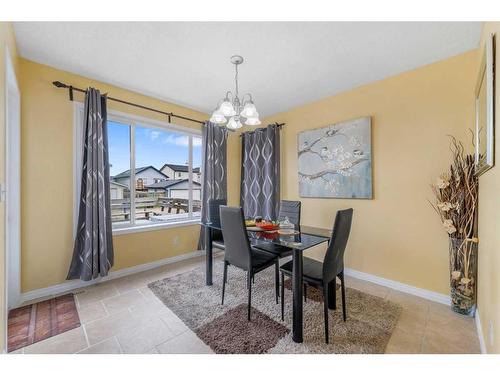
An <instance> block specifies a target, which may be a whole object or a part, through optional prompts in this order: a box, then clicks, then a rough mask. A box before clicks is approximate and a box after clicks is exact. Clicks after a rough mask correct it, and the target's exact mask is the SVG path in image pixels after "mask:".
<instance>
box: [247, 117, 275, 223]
mask: <svg viewBox="0 0 500 375" xmlns="http://www.w3.org/2000/svg"><path fill="white" fill-rule="evenodd" d="M241 159H242V164H241V197H240V204H241V207H243V212H244V213H245V217H251V218H253V217H255V216H262V217H263V218H264V219H266V220H276V219H277V218H278V214H279V204H280V129H279V127H278V126H276V125H269V126H268V127H267V128H262V129H257V130H255V131H253V132H246V133H243V135H242V158H241Z"/></svg>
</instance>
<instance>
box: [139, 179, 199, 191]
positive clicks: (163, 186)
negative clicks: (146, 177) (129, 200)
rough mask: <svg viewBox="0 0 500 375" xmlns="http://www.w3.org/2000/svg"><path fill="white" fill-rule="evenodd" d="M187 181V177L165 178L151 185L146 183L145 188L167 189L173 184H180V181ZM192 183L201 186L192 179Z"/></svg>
mask: <svg viewBox="0 0 500 375" xmlns="http://www.w3.org/2000/svg"><path fill="white" fill-rule="evenodd" d="M186 181H189V180H188V179H187V178H183V179H180V180H166V181H160V182H156V183H154V184H151V185H147V186H146V189H168V188H170V187H172V186H174V185H177V184H180V183H181V182H186ZM193 185H198V186H201V184H200V183H199V182H196V181H193Z"/></svg>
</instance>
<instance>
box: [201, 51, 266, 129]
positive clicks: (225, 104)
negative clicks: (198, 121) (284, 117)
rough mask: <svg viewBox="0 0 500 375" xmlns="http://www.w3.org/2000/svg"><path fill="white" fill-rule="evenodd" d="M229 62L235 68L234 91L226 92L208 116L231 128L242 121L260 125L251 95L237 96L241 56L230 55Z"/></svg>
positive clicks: (215, 121) (240, 124)
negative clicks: (210, 115)
mask: <svg viewBox="0 0 500 375" xmlns="http://www.w3.org/2000/svg"><path fill="white" fill-rule="evenodd" d="M231 63H233V64H234V68H235V76H234V80H235V83H236V84H235V87H236V89H235V92H234V94H233V93H232V92H231V91H228V92H227V93H226V96H225V98H224V99H222V101H221V102H220V104H219V105H218V106H217V108H216V109H215V111H214V112H213V113H212V117H210V121H211V122H213V123H216V124H219V125H223V124H226V123H227V125H226V127H227V128H228V129H231V130H235V129H239V128H241V127H242V126H243V125H242V122H244V123H245V125H260V123H261V122H260V120H259V113H258V112H257V108H255V104H254V103H253V99H252V95H251V94H245V95H243V97H242V98H241V100H240V98H239V97H238V95H239V92H238V65H240V64H242V63H243V57H241V56H239V55H234V56H231Z"/></svg>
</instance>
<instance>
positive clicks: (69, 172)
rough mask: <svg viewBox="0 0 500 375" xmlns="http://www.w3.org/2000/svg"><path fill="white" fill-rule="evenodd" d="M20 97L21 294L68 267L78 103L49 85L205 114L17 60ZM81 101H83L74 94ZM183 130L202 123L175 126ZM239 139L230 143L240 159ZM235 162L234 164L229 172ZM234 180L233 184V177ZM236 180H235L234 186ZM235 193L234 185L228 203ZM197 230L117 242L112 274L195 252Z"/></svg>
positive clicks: (60, 277) (58, 279)
mask: <svg viewBox="0 0 500 375" xmlns="http://www.w3.org/2000/svg"><path fill="white" fill-rule="evenodd" d="M20 71H21V75H20V86H21V91H22V94H23V95H22V140H21V142H22V171H21V179H22V261H21V262H22V275H21V277H22V291H23V292H27V291H30V290H33V289H38V288H43V287H47V286H51V285H55V284H59V283H62V282H64V280H65V277H66V273H67V271H68V266H69V263H70V261H71V255H72V248H73V239H72V228H73V222H72V221H73V105H72V103H71V102H70V101H69V100H68V92H67V90H61V89H56V88H54V87H53V86H52V84H51V82H52V81H55V80H60V81H62V82H65V83H67V84H72V85H73V86H77V87H81V88H85V87H88V86H94V87H96V88H99V89H100V90H101V92H107V93H109V95H110V96H114V97H117V98H121V99H124V100H127V101H132V102H137V103H141V104H143V105H146V106H151V107H155V108H163V109H165V110H168V111H173V112H174V113H176V114H179V115H184V116H189V117H193V118H196V119H199V120H205V119H206V118H207V115H206V114H204V113H201V112H196V111H193V110H190V109H188V108H184V107H180V106H176V105H174V104H170V103H165V102H161V101H159V100H156V99H152V98H150V97H146V96H143V95H139V94H136V93H133V92H130V91H127V90H124V89H120V88H118V87H114V86H110V85H106V84H104V83H102V82H96V81H92V80H90V79H87V78H84V77H81V76H77V75H74V74H71V73H68V72H64V71H60V70H57V69H54V68H51V67H48V66H45V65H41V64H37V63H34V62H31V61H27V60H25V59H20ZM76 98H77V99H79V100H82V99H83V95H82V94H77V96H76ZM109 108H111V109H115V110H118V111H122V112H129V113H133V114H136V115H140V116H146V117H151V118H153V119H157V120H163V121H164V120H165V118H164V117H163V118H162V117H160V116H159V115H155V114H154V113H152V112H148V111H143V110H139V109H136V108H133V107H130V106H126V105H122V104H119V103H115V102H109ZM175 122H176V123H177V124H178V125H183V126H188V127H195V128H200V125H198V124H195V123H191V122H187V121H182V120H176V121H175ZM236 142H237V137H236V136H235V135H234V134H233V136H232V137H230V141H229V152H230V153H235V152H234V151H233V149H235V148H237V143H236ZM231 163H233V164H234V163H235V162H234V161H231V162H230V163H229V169H230V171H232V170H234V167H235V166H234V165H233V164H231ZM229 173H230V176H229V178H232V179H235V177H234V176H231V172H229ZM237 179H238V178H236V180H237ZM235 197H237V192H235V190H234V184H233V185H231V186H229V199H230V201H232V202H234V199H235ZM198 233H199V226H198V225H192V226H189V227H182V228H179V227H177V228H171V229H165V230H158V231H150V232H142V233H134V234H127V235H120V236H115V238H114V243H115V266H114V267H113V270H117V269H120V268H126V267H131V266H135V265H138V264H142V263H148V262H152V261H155V260H159V259H163V258H168V257H172V256H175V255H179V254H182V253H187V252H191V251H193V250H195V249H196V247H197V241H198Z"/></svg>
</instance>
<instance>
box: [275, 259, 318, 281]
mask: <svg viewBox="0 0 500 375" xmlns="http://www.w3.org/2000/svg"><path fill="white" fill-rule="evenodd" d="M280 270H281V271H283V273H285V274H287V275H291V274H292V272H293V261H289V262H287V263H285V264H283V265H282V266H281V267H280ZM302 272H303V277H304V279H310V280H312V281H315V282H317V283H318V284H322V282H323V263H321V262H318V261H317V260H314V259H311V258H306V257H304V261H303V267H302Z"/></svg>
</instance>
